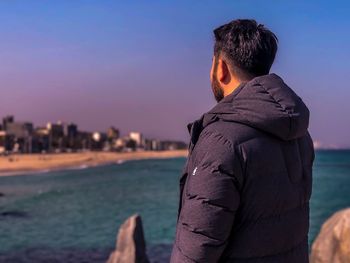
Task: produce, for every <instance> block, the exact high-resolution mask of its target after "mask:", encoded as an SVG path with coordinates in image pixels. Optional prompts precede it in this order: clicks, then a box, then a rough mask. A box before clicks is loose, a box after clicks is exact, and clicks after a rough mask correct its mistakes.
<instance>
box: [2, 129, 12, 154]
mask: <svg viewBox="0 0 350 263" xmlns="http://www.w3.org/2000/svg"><path fill="white" fill-rule="evenodd" d="M12 145H13V136H10V135H8V134H7V133H6V131H0V154H5V153H7V152H10V151H12V147H13V146H12Z"/></svg>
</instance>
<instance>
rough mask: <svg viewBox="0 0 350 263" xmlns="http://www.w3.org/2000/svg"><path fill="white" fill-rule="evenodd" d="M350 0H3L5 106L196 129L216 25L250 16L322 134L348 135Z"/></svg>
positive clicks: (20, 113) (37, 118) (182, 133)
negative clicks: (273, 43) (268, 34)
mask: <svg viewBox="0 0 350 263" xmlns="http://www.w3.org/2000/svg"><path fill="white" fill-rule="evenodd" d="M349 12H350V3H349V2H348V1H269V0H264V1H258V0H256V1H252V0H245V1H232V0H231V1H207V0H201V1H194V0H193V1H179V0H177V1H166V0H162V1H103V0H96V1H89V0H85V1H79V0H75V1H70V0H68V1H64V0H60V1H39V0H38V1H25V0H23V1H16V0H11V1H10V0H9V1H1V2H0V79H1V82H0V117H3V116H5V115H7V114H12V115H15V118H16V119H17V120H19V121H32V122H34V124H35V125H37V126H39V125H45V124H46V123H47V122H48V121H53V122H55V121H58V120H61V121H65V122H75V123H77V124H78V125H79V129H81V130H88V131H105V130H106V129H107V128H108V127H109V126H111V125H113V126H115V127H117V128H119V129H120V130H121V133H122V134H127V133H128V132H129V131H142V132H143V134H144V135H145V136H146V137H149V138H160V139H176V140H184V141H186V140H188V138H189V135H188V131H187V128H186V124H187V123H189V122H191V121H193V120H195V119H197V118H199V117H200V116H201V114H203V113H204V112H206V111H208V110H209V109H211V108H212V107H213V106H214V105H215V103H216V102H215V100H214V97H213V95H212V91H211V88H210V80H209V72H210V67H211V59H212V50H213V34H212V31H213V29H214V28H216V27H218V26H220V25H222V24H224V23H227V22H229V21H231V20H233V19H237V18H252V19H256V20H257V21H258V22H259V23H261V24H264V25H265V26H267V27H268V28H269V29H270V30H272V31H273V32H274V33H275V34H276V35H277V37H278V39H279V50H278V53H277V56H276V60H275V63H274V65H273V67H272V69H271V72H274V73H276V74H278V75H280V76H281V77H282V78H283V79H284V80H285V82H286V83H287V84H288V85H289V86H290V87H291V88H292V89H293V90H294V91H295V92H296V93H297V94H298V95H299V96H300V97H301V98H302V99H303V101H304V102H305V103H306V104H307V106H308V107H309V109H310V111H311V119H310V128H309V129H310V133H311V136H312V137H313V139H314V140H315V141H317V142H319V143H321V144H322V145H323V146H328V147H350V136H349V131H350V116H349V115H350V101H349V99H350V87H349V84H348V83H349V81H348V75H349V74H350V49H349V47H350V33H349V32H350V31H349V28H350V18H349V15H348V14H349Z"/></svg>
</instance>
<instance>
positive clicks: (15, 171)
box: [0, 150, 188, 177]
mask: <svg viewBox="0 0 350 263" xmlns="http://www.w3.org/2000/svg"><path fill="white" fill-rule="evenodd" d="M187 154H188V151H187V150H171V151H139V152H83V153H52V154H14V155H10V156H0V177H4V176H15V175H31V174H37V173H46V172H52V171H60V170H70V169H84V168H90V167H96V166H102V165H108V164H118V163H122V162H124V161H131V160H144V159H168V158H177V157H187Z"/></svg>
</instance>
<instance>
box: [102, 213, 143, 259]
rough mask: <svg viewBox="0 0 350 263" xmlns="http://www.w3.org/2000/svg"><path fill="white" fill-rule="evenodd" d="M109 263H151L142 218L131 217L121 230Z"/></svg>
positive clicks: (137, 216) (136, 215)
mask: <svg viewBox="0 0 350 263" xmlns="http://www.w3.org/2000/svg"><path fill="white" fill-rule="evenodd" d="M107 263H149V260H148V257H147V254H146V243H145V239H144V235H143V227H142V221H141V217H140V216H139V215H138V214H135V215H133V216H131V217H129V218H128V219H127V220H126V221H125V222H124V223H123V224H122V225H121V227H120V228H119V232H118V237H117V244H116V249H115V250H114V251H113V252H112V253H111V254H110V256H109V259H108V261H107Z"/></svg>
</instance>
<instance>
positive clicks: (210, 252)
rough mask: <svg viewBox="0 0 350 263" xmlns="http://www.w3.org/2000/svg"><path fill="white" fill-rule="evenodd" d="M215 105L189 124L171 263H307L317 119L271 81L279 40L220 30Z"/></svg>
mask: <svg viewBox="0 0 350 263" xmlns="http://www.w3.org/2000/svg"><path fill="white" fill-rule="evenodd" d="M214 35H215V45H214V57H213V65H212V70H211V84H212V90H213V93H214V96H215V98H216V100H217V102H218V103H217V104H216V105H215V106H214V107H213V108H212V109H211V110H210V111H208V112H207V113H205V114H203V115H202V116H201V118H200V119H198V120H196V121H194V122H193V123H189V124H188V125H187V128H188V130H189V132H190V136H191V140H190V144H189V155H188V158H187V162H186V165H185V167H184V170H183V173H182V175H181V177H180V203H179V210H178V219H177V226H176V238H175V242H174V245H173V250H172V255H171V263H180V262H185V263H186V262H191V263H192V262H200V263H202V262H203V263H204V262H205V263H214V262H235V263H238V262H239V263H241V262H242V263H243V262H247V263H248V262H249V263H253V262H264V263H265V262H274V263H276V262H281V263H304V262H308V230H309V199H310V195H311V187H312V164H313V161H314V148H313V143H312V139H311V137H310V135H309V133H308V131H307V129H308V124H309V110H308V108H307V107H306V106H305V104H304V103H303V101H302V100H301V98H300V97H298V95H297V94H295V93H294V91H293V90H292V89H291V88H289V87H288V85H287V84H286V83H285V82H284V81H283V80H282V79H281V78H280V77H279V76H278V75H276V74H273V73H269V71H270V68H271V65H272V63H273V61H274V58H275V55H276V52H277V38H276V36H275V35H274V34H273V33H272V32H271V31H270V30H268V29H267V28H266V27H264V26H263V25H261V24H257V23H256V21H254V20H245V19H239V20H234V21H232V22H230V23H228V24H225V25H223V26H221V27H219V28H217V29H215V30H214Z"/></svg>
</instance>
